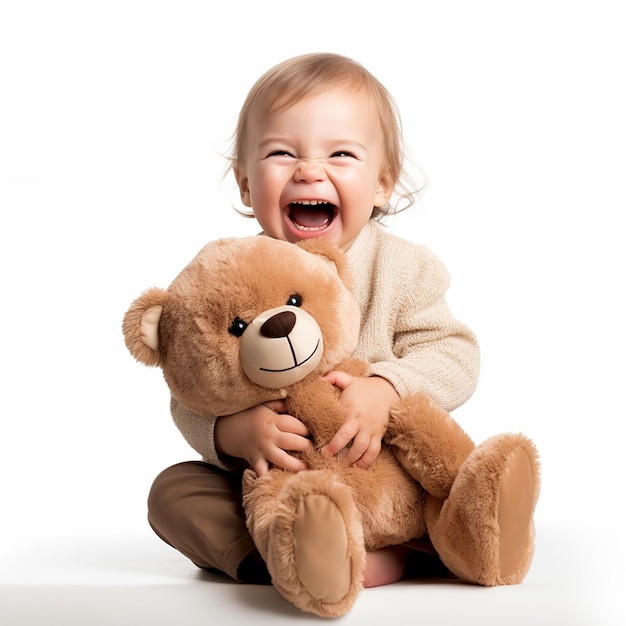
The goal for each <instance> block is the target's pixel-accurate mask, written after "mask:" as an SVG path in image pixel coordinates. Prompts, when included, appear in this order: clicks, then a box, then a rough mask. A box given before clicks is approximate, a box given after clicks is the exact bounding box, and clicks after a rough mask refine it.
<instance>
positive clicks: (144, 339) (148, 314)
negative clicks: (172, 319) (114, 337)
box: [122, 287, 168, 367]
mask: <svg viewBox="0 0 626 626" xmlns="http://www.w3.org/2000/svg"><path fill="white" fill-rule="evenodd" d="M167 298H168V292H167V291H166V290H165V289H159V288H158V287H152V288H151V289H148V290H147V291H144V293H142V294H141V295H140V296H139V297H138V298H137V299H136V300H134V301H133V303H132V304H131V305H130V308H129V309H128V311H126V314H125V315H124V321H123V323H122V332H123V333H124V340H125V342H126V347H127V348H128V350H129V352H130V353H131V354H132V355H133V356H134V357H135V358H136V359H137V360H138V361H139V362H141V363H143V364H144V365H149V366H151V367H154V366H158V367H160V366H162V365H163V356H162V353H161V350H160V346H159V343H160V342H159V321H160V320H161V313H162V312H163V305H164V304H165V302H166V301H167Z"/></svg>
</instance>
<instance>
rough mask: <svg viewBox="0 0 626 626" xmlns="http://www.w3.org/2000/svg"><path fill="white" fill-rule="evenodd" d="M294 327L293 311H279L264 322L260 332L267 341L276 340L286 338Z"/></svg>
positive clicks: (294, 317) (294, 315)
mask: <svg viewBox="0 0 626 626" xmlns="http://www.w3.org/2000/svg"><path fill="white" fill-rule="evenodd" d="M295 325H296V314H295V313H294V312H293V311H281V312H280V313H277V314H276V315H272V317H270V318H269V319H268V320H267V321H266V322H264V324H263V326H261V329H260V331H261V334H262V335H263V336H264V337H267V338H268V339H278V338H279V337H288V336H289V333H290V332H291V331H292V330H293V327H294V326H295Z"/></svg>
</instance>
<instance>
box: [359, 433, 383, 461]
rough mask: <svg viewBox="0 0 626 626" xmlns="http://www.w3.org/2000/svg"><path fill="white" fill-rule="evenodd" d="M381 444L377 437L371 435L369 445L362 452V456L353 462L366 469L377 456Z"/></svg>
mask: <svg viewBox="0 0 626 626" xmlns="http://www.w3.org/2000/svg"><path fill="white" fill-rule="evenodd" d="M381 447H382V444H381V442H380V439H378V438H377V437H372V439H371V441H370V446H369V448H368V449H367V451H366V452H365V454H363V456H362V457H361V458H360V459H359V460H358V461H357V462H356V463H355V465H356V466H357V467H359V468H361V469H367V468H368V467H369V466H370V465H371V464H372V463H373V462H374V461H375V460H376V458H377V457H378V455H379V454H380V449H381Z"/></svg>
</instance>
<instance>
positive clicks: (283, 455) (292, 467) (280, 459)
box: [271, 448, 307, 472]
mask: <svg viewBox="0 0 626 626" xmlns="http://www.w3.org/2000/svg"><path fill="white" fill-rule="evenodd" d="M271 462H272V464H273V465H274V466H275V467H280V468H281V469H284V470H288V471H291V472H301V471H303V470H305V469H307V465H306V463H305V462H304V461H301V460H300V459H296V458H295V457H293V456H291V455H290V454H287V452H285V451H284V450H280V449H279V448H277V449H276V451H275V452H274V454H272V458H271Z"/></svg>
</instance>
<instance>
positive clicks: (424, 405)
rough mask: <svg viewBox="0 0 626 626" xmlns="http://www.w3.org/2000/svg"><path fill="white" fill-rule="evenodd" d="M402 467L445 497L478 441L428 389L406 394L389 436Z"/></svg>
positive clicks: (394, 414)
mask: <svg viewBox="0 0 626 626" xmlns="http://www.w3.org/2000/svg"><path fill="white" fill-rule="evenodd" d="M385 441H386V443H388V444H390V445H391V446H392V448H393V450H394V452H395V454H396V457H397V459H398V461H399V462H400V464H401V465H402V467H403V468H404V469H405V471H407V472H408V473H409V474H410V475H411V476H412V477H413V478H414V479H415V480H417V481H418V482H419V483H420V484H421V485H422V487H423V488H424V489H425V490H426V491H427V492H428V493H430V494H431V495H433V496H435V497H436V498H440V499H445V498H447V497H448V494H449V493H450V489H451V487H452V483H453V482H454V479H455V477H456V475H457V473H458V471H459V468H460V467H461V465H462V464H463V462H464V461H465V459H466V458H467V457H468V456H469V455H470V453H471V452H472V450H473V449H474V447H475V446H474V443H473V441H472V440H471V439H470V437H469V436H468V435H467V434H466V433H465V432H464V431H463V429H462V428H461V427H460V426H459V425H458V423H457V422H456V421H455V420H454V419H452V417H451V416H450V414H449V413H448V412H447V411H445V410H444V409H442V408H441V407H440V406H439V405H438V404H436V403H435V402H434V401H433V400H431V399H430V397H429V396H428V395H426V394H425V393H418V394H414V395H411V396H407V397H405V398H403V399H402V400H401V401H400V402H399V404H397V405H396V406H395V407H394V408H393V409H392V411H391V419H390V422H389V427H388V430H387V435H386V436H385Z"/></svg>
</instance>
